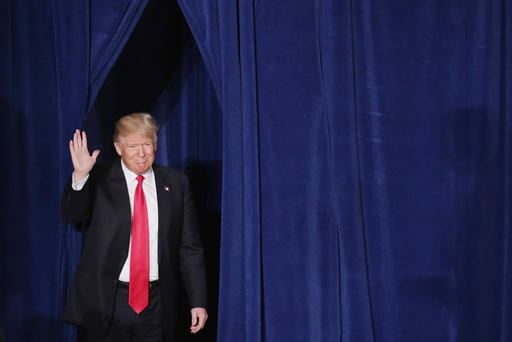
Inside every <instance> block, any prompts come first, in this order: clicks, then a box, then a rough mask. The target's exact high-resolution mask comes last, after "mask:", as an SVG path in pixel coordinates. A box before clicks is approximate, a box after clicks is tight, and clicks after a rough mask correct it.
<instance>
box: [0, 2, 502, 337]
mask: <svg viewBox="0 0 512 342" xmlns="http://www.w3.org/2000/svg"><path fill="white" fill-rule="evenodd" d="M178 3H179V5H180V7H181V9H182V11H183V14H184V15H185V18H186V20H187V23H188V25H189V27H190V30H191V31H192V33H193V35H194V38H195V40H196V43H197V46H198V48H199V51H200V53H201V56H202V58H203V60H204V64H205V67H204V68H205V69H203V67H202V66H199V64H200V62H198V60H197V59H196V60H195V61H196V62H197V64H194V63H193V62H192V61H194V58H196V57H197V54H196V55H194V52H193V51H194V50H193V49H191V50H190V51H191V52H188V53H189V54H188V55H187V52H186V53H185V55H184V56H187V57H186V58H185V59H184V64H183V69H180V71H179V72H178V73H177V74H176V76H175V78H174V79H173V80H174V81H176V83H174V84H172V81H171V83H169V85H168V86H167V88H165V90H163V92H162V95H161V96H160V98H159V99H158V101H157V105H156V106H155V107H154V108H153V109H154V112H155V113H156V115H157V116H158V118H159V119H160V120H161V122H163V130H162V136H161V138H160V141H161V143H162V145H161V150H160V151H159V160H160V161H161V162H163V163H166V162H167V163H169V164H171V165H175V166H177V167H179V168H181V169H184V170H187V169H188V171H189V173H190V174H191V175H199V176H200V177H197V178H196V179H201V180H202V181H203V183H201V182H199V183H196V184H199V186H198V188H197V189H196V192H197V193H201V191H203V194H202V195H200V196H199V197H200V198H201V199H202V200H201V201H200V202H201V203H202V204H201V205H202V208H203V210H204V211H203V213H204V212H207V213H208V214H209V215H210V216H204V217H205V218H204V219H203V227H210V229H211V230H208V228H207V229H206V231H205V232H203V233H204V234H203V236H210V237H212V238H215V237H216V235H215V232H216V229H218V227H217V226H216V223H215V222H217V221H216V220H218V219H219V217H218V215H217V212H218V210H219V209H220V204H219V203H220V199H219V196H221V197H222V198H221V200H222V209H221V210H222V211H221V212H222V215H221V216H222V217H221V221H222V236H221V241H222V247H221V251H220V285H219V286H220V290H219V303H218V304H219V308H218V313H219V320H218V333H217V340H218V341H283V340H290V341H343V342H365V341H379V342H381V341H385V342H401V341H404V342H405V341H407V342H409V341H429V342H430V341H452V342H453V341H456V342H462V341H464V342H466V341H475V342H476V341H499V342H505V341H510V340H512V336H511V335H512V332H511V330H510V327H509V324H508V322H509V321H510V315H511V307H512V302H511V297H510V293H511V291H512V286H511V282H512V279H511V277H512V276H511V273H510V267H511V265H510V260H511V257H512V253H511V248H510V242H511V235H510V234H511V233H510V222H511V220H510V218H511V217H510V214H511V210H512V208H511V200H510V196H511V182H510V180H511V154H510V152H511V147H512V146H511V143H512V142H511V128H512V127H511V115H512V109H511V104H510V102H511V98H512V87H511V82H512V71H511V70H512V69H511V60H512V28H511V22H512V8H511V4H510V1H506V0H502V1H498V0H492V1H477V0H468V1H465V2H460V1H441V0H436V1H429V2H425V1H419V0H418V1H411V0H408V1H406V0H398V1H369V0H368V1H334V0H315V1H306V0H290V1H278V2H276V1H268V0H260V1H233V0H223V1H219V0H212V1H197V0H179V1H178ZM145 4H146V2H145V1H135V0H132V1H129V0H124V1H121V0H119V1H109V2H103V1H89V2H86V3H80V4H78V3H64V2H62V1H50V0H45V1H41V0H39V1H29V0H25V1H19V2H16V1H3V2H0V18H1V19H2V20H0V28H1V30H0V33H1V40H0V47H1V48H2V53H1V54H0V73H1V77H0V103H1V104H2V109H1V111H2V118H3V123H4V126H3V127H4V130H5V133H4V134H2V135H1V142H2V146H4V148H5V151H6V157H5V159H4V160H6V161H7V162H6V163H5V164H4V169H3V174H4V177H3V178H4V180H5V183H6V184H5V186H4V187H3V190H2V193H1V199H2V202H1V203H2V206H1V209H0V210H1V211H0V212H1V217H2V222H3V224H2V229H1V240H0V272H1V274H2V276H1V279H2V281H0V284H1V285H0V293H2V294H1V295H0V323H1V324H3V325H4V328H5V330H6V335H7V339H8V341H10V340H15V341H32V340H42V341H45V340H46V341H72V340H73V337H74V331H73V330H72V329H70V328H69V326H66V325H64V324H63V323H61V322H60V320H59V319H60V317H59V315H60V310H61V307H62V303H63V301H64V298H65V294H66V292H67V283H68V281H69V277H70V275H71V273H72V271H73V267H74V265H75V264H76V260H77V256H78V254H79V250H80V239H79V236H78V235H77V234H76V233H74V232H73V230H72V229H71V228H70V227H65V226H64V225H63V223H62V222H61V220H60V218H59V215H58V201H59V198H60V192H61V188H62V186H63V184H64V183H65V181H66V180H67V178H68V177H69V174H70V172H71V165H70V162H69V157H68V151H67V145H66V142H67V139H68V138H69V136H70V135H71V133H72V131H73V129H74V128H75V127H80V125H81V122H82V121H83V122H84V124H85V126H86V127H87V125H88V124H89V125H91V126H90V128H91V130H94V129H97V132H98V134H97V135H96V138H94V137H93V140H94V139H96V140H95V141H93V142H92V143H93V144H95V147H101V148H105V147H106V143H105V142H102V141H103V140H101V139H102V135H108V134H110V132H107V131H106V130H105V128H104V126H101V125H96V123H95V122H97V120H98V118H101V120H114V119H115V116H116V115H121V114H124V113H109V114H104V113H106V112H102V111H101V108H105V107H101V106H96V107H95V105H94V104H95V103H96V104H98V102H95V99H96V95H97V94H99V96H100V97H101V91H100V87H101V86H102V85H105V82H107V83H108V77H107V74H108V73H109V71H111V70H112V67H113V66H114V62H115V60H116V59H117V57H118V56H120V54H121V50H122V48H123V46H124V44H126V42H127V41H128V37H129V35H130V33H131V32H132V30H133V28H134V27H135V23H136V22H137V20H138V19H139V18H140V15H141V13H142V10H143V8H144V7H145ZM194 56H196V57H194ZM185 61H189V62H190V64H189V65H188V66H187V62H185ZM139 63H140V65H139V66H140V67H143V65H144V62H143V61H142V62H139ZM132 66H133V67H134V69H127V70H125V73H129V72H130V70H138V69H139V66H137V64H133V65H132ZM205 70H207V72H208V74H209V76H210V78H211V82H212V84H213V87H214V88H211V85H210V84H209V83H208V82H207V81H206V80H205V78H204V71H205ZM180 84H183V87H181V86H180ZM187 84H188V86H187ZM173 87H174V88H173ZM173 89H174V90H173ZM180 89H187V90H184V91H182V92H181V93H179V90H180ZM213 89H214V90H213ZM177 93H179V94H180V95H179V96H178V95H176V94H177ZM166 94H167V95H166ZM173 96H174V97H173ZM181 96H183V97H181ZM214 98H217V99H218V101H219V104H220V108H221V109H222V113H223V114H222V116H221V115H220V112H219V108H218V107H217V105H216V103H215V101H214ZM124 99H127V97H125V98H124ZM116 102H124V100H123V98H120V101H119V99H116ZM150 103H151V101H149V102H147V103H146V105H147V106H149V104H150ZM143 108H145V107H144V106H143ZM85 113H89V115H87V116H86V117H85V120H83V119H84V114H85ZM102 113H103V114H102ZM190 113H193V114H192V115H190ZM103 115H110V117H108V118H105V117H103ZM221 133H222V138H221V137H220V135H219V134H221ZM93 136H94V134H93ZM220 144H222V145H221V146H222V147H221V148H220V147H219V146H220ZM107 154H108V153H107ZM220 158H222V173H221V167H220V162H219V161H220V160H221V159H220ZM201 175H202V176H201ZM220 176H222V190H220V189H221V188H220V183H221V181H220V180H219V177H220ZM204 189H207V190H206V191H205V190H204ZM201 196H202V197H201ZM208 234H211V235H208ZM211 250H213V251H214V249H211ZM216 257H217V256H216V255H215V252H213V253H211V254H210V255H209V260H210V261H209V262H210V263H211V262H212V261H211V260H212V259H214V260H215V258H216Z"/></svg>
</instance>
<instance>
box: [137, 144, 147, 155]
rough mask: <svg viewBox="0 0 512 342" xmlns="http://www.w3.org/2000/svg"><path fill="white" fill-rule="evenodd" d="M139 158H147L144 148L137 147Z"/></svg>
mask: <svg viewBox="0 0 512 342" xmlns="http://www.w3.org/2000/svg"><path fill="white" fill-rule="evenodd" d="M137 156H139V157H144V156H145V153H144V147H143V146H137Z"/></svg>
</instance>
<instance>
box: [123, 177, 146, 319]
mask: <svg viewBox="0 0 512 342" xmlns="http://www.w3.org/2000/svg"><path fill="white" fill-rule="evenodd" d="M137 180H138V181H139V184H137V187H136V188H135V199H134V201H133V220H132V249H131V254H130V290H129V297H128V303H129V304H130V306H131V307H132V308H133V310H134V311H135V312H136V313H140V312H141V311H142V310H144V308H145V307H146V306H148V301H149V224H148V209H147V206H146V197H145V196H144V190H143V189H142V181H143V180H144V176H142V175H138V176H137Z"/></svg>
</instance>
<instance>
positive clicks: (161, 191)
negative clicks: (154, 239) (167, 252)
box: [153, 165, 173, 263]
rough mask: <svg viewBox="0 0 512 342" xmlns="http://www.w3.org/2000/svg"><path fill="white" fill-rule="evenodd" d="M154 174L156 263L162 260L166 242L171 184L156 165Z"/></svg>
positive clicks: (170, 208) (169, 217) (169, 220)
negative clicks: (156, 223)
mask: <svg viewBox="0 0 512 342" xmlns="http://www.w3.org/2000/svg"><path fill="white" fill-rule="evenodd" d="M153 172H154V174H155V186H156V196H157V201H158V263H160V260H161V258H162V251H163V250H164V247H163V246H164V242H165V241H167V234H169V231H168V230H169V226H170V222H171V214H172V213H171V210H172V205H171V202H172V200H171V199H172V196H171V195H172V193H171V192H172V190H173V189H172V184H171V183H170V182H169V180H167V179H165V177H164V175H163V174H162V172H161V168H160V167H159V166H158V165H153Z"/></svg>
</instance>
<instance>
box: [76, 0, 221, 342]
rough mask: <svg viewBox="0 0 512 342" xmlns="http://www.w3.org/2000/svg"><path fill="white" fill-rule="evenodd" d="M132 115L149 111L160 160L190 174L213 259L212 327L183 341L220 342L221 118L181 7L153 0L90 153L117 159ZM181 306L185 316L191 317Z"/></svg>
mask: <svg viewBox="0 0 512 342" xmlns="http://www.w3.org/2000/svg"><path fill="white" fill-rule="evenodd" d="M133 112H149V113H151V114H152V115H153V116H155V118H156V119H157V122H158V124H159V127H160V131H159V140H158V149H157V154H156V162H157V163H158V164H162V165H165V166H170V167H174V168H176V169H179V170H181V171H183V172H185V173H186V174H187V175H188V177H189V180H190V184H191V187H192V192H193V195H194V199H195V202H196V209H197V211H198V218H199V224H200V227H201V234H202V239H203V242H204V245H205V253H206V259H207V273H208V274H207V275H208V285H209V307H208V311H209V312H208V313H209V318H208V324H207V328H206V329H205V330H204V331H203V332H202V333H200V334H198V336H194V337H192V336H190V334H189V333H187V331H188V328H187V324H189V323H188V322H182V324H183V328H182V329H181V330H182V331H183V332H184V335H183V336H182V338H181V339H180V341H188V340H191V341H215V338H216V327H217V301H218V277H219V276H218V273H219V249H220V210H221V179H222V112H221V109H220V106H219V104H218V100H217V97H216V93H215V90H214V88H213V85H212V83H211V80H210V78H209V76H208V73H207V71H206V68H205V65H204V62H203V60H202V58H201V55H200V53H199V50H198V48H197V45H196V43H195V42H194V39H193V38H192V35H191V33H190V30H189V28H188V26H187V24H186V21H185V19H184V18H183V15H182V13H181V10H180V8H179V6H178V4H177V3H176V2H174V1H163V0H156V1H149V2H148V4H147V6H146V8H145V9H144V12H143V13H142V15H141V17H140V19H139V21H138V23H137V24H136V26H135V28H134V30H133V32H132V34H131V36H130V38H129V39H128V41H127V43H126V45H125V46H124V47H123V50H122V51H121V53H120V54H119V57H118V59H117V60H116V61H115V63H114V64H113V66H112V68H111V70H110V71H109V73H108V75H107V77H106V79H105V81H104V83H103V85H102V86H101V89H100V90H99V92H98V96H97V97H96V99H95V100H94V103H93V105H92V107H91V109H90V110H89V112H88V113H87V115H86V116H85V119H84V123H83V128H84V130H86V131H87V133H88V137H89V142H90V145H91V146H90V150H93V149H100V150H101V154H100V159H101V160H102V161H109V160H112V159H114V158H116V157H117V154H116V152H115V149H114V146H113V143H112V135H113V128H114V124H115V122H116V121H117V120H118V119H119V118H120V117H122V116H123V115H126V114H129V113H133ZM182 307H183V315H182V316H183V317H188V316H189V314H188V313H187V312H186V311H185V310H186V309H185V303H183V305H182Z"/></svg>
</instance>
